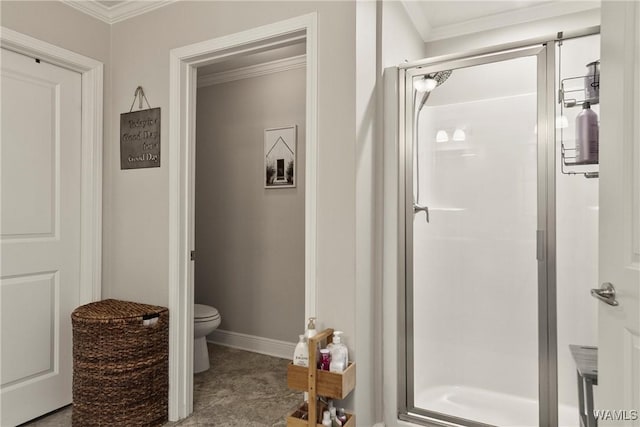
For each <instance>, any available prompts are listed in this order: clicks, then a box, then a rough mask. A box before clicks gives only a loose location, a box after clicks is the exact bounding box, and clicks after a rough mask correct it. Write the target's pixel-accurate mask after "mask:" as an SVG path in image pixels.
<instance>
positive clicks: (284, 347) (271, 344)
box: [207, 329, 296, 359]
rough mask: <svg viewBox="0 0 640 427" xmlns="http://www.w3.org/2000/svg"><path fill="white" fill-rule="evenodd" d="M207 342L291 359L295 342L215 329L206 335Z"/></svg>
mask: <svg viewBox="0 0 640 427" xmlns="http://www.w3.org/2000/svg"><path fill="white" fill-rule="evenodd" d="M207 342H210V343H214V344H219V345H224V346H226V347H232V348H237V349H240V350H247V351H252V352H254V353H261V354H266V355H268V356H275V357H280V358H282V359H293V352H294V350H295V348H296V343H293V342H286V341H279V340H274V339H271V338H263V337H256V336H254V335H247V334H241V333H239V332H231V331H224V330H221V329H217V330H215V331H213V333H211V334H210V335H208V336H207Z"/></svg>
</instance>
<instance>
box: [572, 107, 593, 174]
mask: <svg viewBox="0 0 640 427" xmlns="http://www.w3.org/2000/svg"><path fill="white" fill-rule="evenodd" d="M598 151H599V147H598V115H597V114H596V113H595V112H594V111H593V110H592V109H591V103H590V102H588V101H587V102H585V103H584V104H582V111H581V112H580V114H578V117H576V162H577V163H589V164H592V163H598Z"/></svg>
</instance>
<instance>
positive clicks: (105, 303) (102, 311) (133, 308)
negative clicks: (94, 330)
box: [71, 299, 168, 320]
mask: <svg viewBox="0 0 640 427" xmlns="http://www.w3.org/2000/svg"><path fill="white" fill-rule="evenodd" d="M164 311H168V309H167V308H166V307H160V306H157V305H148V304H140V303H137V302H131V301H120V300H116V299H106V300H102V301H97V302H92V303H89V304H85V305H81V306H80V307H78V308H76V309H75V310H73V313H71V317H72V318H76V319H86V320H114V319H130V318H137V317H144V316H154V317H155V316H157V315H158V314H159V313H162V312H164Z"/></svg>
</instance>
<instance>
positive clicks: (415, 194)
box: [405, 48, 547, 427]
mask: <svg viewBox="0 0 640 427" xmlns="http://www.w3.org/2000/svg"><path fill="white" fill-rule="evenodd" d="M543 55H544V48H536V50H533V49H530V50H529V51H528V56H527V52H525V53H521V54H518V53H516V54H514V53H510V54H507V55H503V56H502V57H500V56H496V57H491V58H480V59H475V60H471V61H458V62H456V63H449V64H442V65H436V66H430V67H423V68H419V69H415V70H409V71H408V75H409V76H410V79H408V80H407V81H408V82H413V87H411V88H407V91H406V104H407V106H406V109H407V123H406V133H407V141H412V143H408V144H406V145H407V147H406V157H405V159H406V166H405V172H406V177H405V183H406V192H405V199H406V200H405V206H406V217H405V230H406V235H405V251H406V260H407V261H406V263H407V265H406V271H405V274H406V277H405V283H406V287H405V292H406V340H407V341H406V343H407V354H406V364H407V366H406V368H407V384H406V391H407V401H408V410H409V412H411V413H413V414H416V415H417V416H420V417H423V418H425V419H431V420H440V421H446V422H453V423H457V424H460V425H467V426H482V425H493V426H532V427H533V426H538V425H539V401H538V393H539V383H540V382H539V360H540V354H541V352H542V351H547V349H541V348H539V338H540V336H539V326H540V325H539V287H540V286H541V285H542V286H546V284H545V282H544V280H542V282H541V281H540V280H539V271H540V264H539V262H538V259H537V258H538V257H539V256H538V255H539V253H538V250H537V238H538V235H539V233H537V230H540V229H541V220H542V219H541V218H540V214H539V212H540V200H544V197H545V195H544V194H542V195H541V191H539V190H540V188H539V187H540V176H541V174H542V175H544V173H545V172H544V163H545V162H544V161H543V162H542V164H541V162H539V159H540V158H542V159H544V156H545V153H544V152H541V149H540V146H541V142H542V143H544V141H545V139H544V138H543V137H539V136H538V125H539V121H538V115H539V113H540V111H541V110H540V102H541V99H540V96H539V93H538V87H539V83H540V82H539V80H540V79H539V77H540V76H539V74H540V70H544V66H545V64H541V63H540V58H541V57H542V58H544V56H543ZM501 58H503V59H501ZM449 71H450V73H449ZM445 74H448V75H447V76H446V77H445ZM425 79H426V80H434V81H435V83H434V81H428V82H426V83H427V84H426V85H425V81H424V80H425ZM425 86H426V87H427V89H429V87H430V86H431V87H433V86H435V87H434V88H433V89H431V90H430V91H424V87H425ZM416 87H417V88H418V89H419V90H415V88H416ZM409 111H412V114H409ZM545 131H546V130H542V133H544V132H545ZM409 136H410V138H409ZM543 151H544V147H543ZM540 156H542V157H540ZM541 197H542V198H541ZM542 203H543V204H544V202H542ZM542 229H544V226H542ZM545 304H546V302H545Z"/></svg>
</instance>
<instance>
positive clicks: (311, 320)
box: [306, 317, 320, 365]
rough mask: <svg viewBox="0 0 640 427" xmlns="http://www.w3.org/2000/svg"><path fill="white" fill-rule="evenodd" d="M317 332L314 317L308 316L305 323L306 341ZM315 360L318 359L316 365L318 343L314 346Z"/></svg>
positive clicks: (318, 349)
mask: <svg viewBox="0 0 640 427" xmlns="http://www.w3.org/2000/svg"><path fill="white" fill-rule="evenodd" d="M317 334H318V331H316V318H315V317H309V323H308V324H307V332H306V335H307V342H309V338H311V337H314V336H316V335H317ZM316 360H317V361H318V365H320V343H319V342H318V345H317V346H316Z"/></svg>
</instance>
